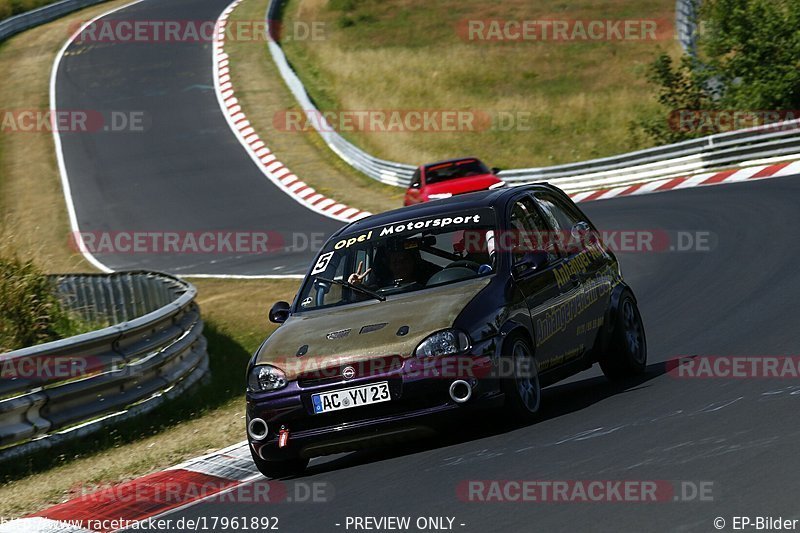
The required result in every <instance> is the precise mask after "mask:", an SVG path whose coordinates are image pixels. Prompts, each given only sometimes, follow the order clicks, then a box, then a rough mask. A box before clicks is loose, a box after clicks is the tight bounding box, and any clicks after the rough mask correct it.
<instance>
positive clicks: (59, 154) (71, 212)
mask: <svg viewBox="0 0 800 533" xmlns="http://www.w3.org/2000/svg"><path fill="white" fill-rule="evenodd" d="M144 1H145V0H134V1H133V2H129V3H127V4H125V5H122V6H118V7H115V8H113V9H109V10H108V11H105V12H103V13H101V14H100V15H97V16H96V17H94V18H93V19H91V20H90V21H88V22H86V23H85V24H83V25H82V26H81V27H80V28H78V30H76V31H75V33H73V34H72V35H71V36H70V37H69V38H68V39H67V41H66V42H65V43H64V45H63V46H62V47H61V49H60V50H59V51H58V54H56V58H55V61H54V62H53V68H52V70H51V71H50V113H51V114H54V113H55V112H56V109H57V99H56V78H57V77H58V69H59V66H60V65H61V60H62V58H63V57H64V54H65V53H66V51H67V49H68V48H69V47H70V45H72V43H73V42H74V41H75V39H76V38H77V37H78V36H79V35H80V34H81V32H83V31H84V30H85V29H86V28H87V27H89V26H91V25H92V24H94V23H95V22H97V21H98V20H100V19H102V18H104V17H107V16H109V15H112V14H114V13H116V12H118V11H122V10H123V9H127V8H129V7H132V6H134V5H136V4H139V3H141V2H144ZM211 56H212V58H214V57H215V56H214V52H213V47H212V53H211ZM214 65H215V66H214V69H213V73H214V83H215V86H216V84H217V83H218V80H217V68H216V60H215V61H214ZM217 96H218V97H219V91H217ZM223 115H225V117H226V120H227V119H228V117H227V115H226V114H225V113H224V112H223ZM228 123H229V124H230V121H228ZM234 133H235V130H234ZM53 142H54V144H55V152H56V160H57V162H58V171H59V175H60V177H61V189H62V190H63V192H64V201H65V202H66V204H67V214H68V216H69V225H70V228H71V230H72V234H73V236H74V238H75V243H76V246H77V247H78V250H79V251H80V252H81V255H83V257H84V259H86V261H88V262H89V263H90V264H91V265H92V266H93V267H95V268H96V269H98V270H100V271H101V272H104V273H106V274H110V273H112V272H114V269H112V268H111V267H109V266H108V265H106V264H104V263H103V262H101V261H100V260H99V259H97V258H96V257H95V256H94V255H93V254H92V253H91V252H90V251H89V249H88V247H87V246H86V243H85V242H84V241H83V236H82V234H81V231H80V226H79V225H78V216H77V214H76V211H75V203H74V201H73V199H72V188H71V186H70V183H69V174H68V173H67V167H66V164H65V162H64V150H63V147H62V145H61V136H60V134H59V132H58V129H56V128H54V129H53ZM290 196H291V195H290ZM181 277H184V278H189V277H191V278H212V279H213V278H219V279H302V278H304V277H305V276H303V275H300V274H297V275H294V274H285V275H277V274H274V275H263V276H262V275H257V274H256V275H233V274H231V275H226V274H197V275H190V276H181Z"/></svg>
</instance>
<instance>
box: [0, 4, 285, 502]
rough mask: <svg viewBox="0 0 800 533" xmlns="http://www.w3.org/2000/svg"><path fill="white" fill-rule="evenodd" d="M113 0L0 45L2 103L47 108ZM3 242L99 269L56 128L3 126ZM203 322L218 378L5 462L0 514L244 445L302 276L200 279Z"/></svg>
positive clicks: (57, 268)
mask: <svg viewBox="0 0 800 533" xmlns="http://www.w3.org/2000/svg"><path fill="white" fill-rule="evenodd" d="M127 1H128V0H119V1H116V2H108V3H105V4H102V5H99V6H96V7H93V8H90V9H86V10H83V11H80V12H77V13H74V14H72V15H69V16H67V17H65V18H63V19H60V20H58V21H55V22H53V23H50V24H47V25H45V26H40V27H38V28H34V29H32V30H29V31H27V32H25V33H24V34H21V35H18V36H16V37H14V38H12V39H10V40H9V41H7V42H5V43H2V44H0V76H1V77H2V79H3V83H2V84H1V85H0V104H1V105H0V107H2V108H3V109H26V110H31V109H36V110H47V109H48V108H49V96H48V93H49V79H50V70H51V68H52V65H53V60H54V58H55V54H56V52H57V51H58V50H59V48H60V47H61V46H62V45H63V43H64V41H65V40H66V38H67V37H68V35H69V29H70V28H71V27H73V26H72V25H74V24H75V23H76V22H78V21H84V20H88V19H90V18H92V17H94V16H96V15H98V14H100V13H102V12H104V11H106V10H109V9H111V8H113V7H117V6H120V5H123V4H125V3H127ZM0 214H1V218H0V241H1V242H3V244H4V248H5V247H8V248H10V249H13V250H14V251H15V252H16V253H17V254H18V255H19V256H20V257H22V258H23V259H25V260H28V259H30V260H33V261H34V262H35V264H36V265H38V266H39V267H41V268H42V269H44V270H45V271H47V272H85V271H91V270H92V267H91V266H90V265H89V264H88V263H87V262H86V261H84V259H83V257H82V256H81V255H80V254H77V253H74V252H73V251H72V250H71V249H70V247H69V245H68V242H69V241H68V235H69V231H70V229H69V223H68V218H67V213H66V208H65V202H64V197H63V194H62V190H61V182H60V178H59V174H58V170H57V167H56V159H55V155H54V151H53V139H52V136H51V134H50V133H11V132H3V131H0ZM192 282H193V283H194V284H195V285H196V286H197V288H198V302H199V304H200V307H201V310H202V315H203V318H204V320H205V322H206V333H205V334H206V337H207V339H208V342H209V353H210V356H211V359H210V363H211V382H210V383H208V384H206V385H204V386H202V387H199V388H197V389H194V390H193V391H191V393H190V394H189V395H186V396H184V397H181V398H179V399H178V400H176V401H175V402H170V403H169V404H168V405H166V406H163V407H161V408H159V409H156V410H155V411H154V412H152V413H151V414H150V415H148V416H147V417H144V418H140V419H137V420H131V421H129V422H126V423H123V424H119V425H118V426H116V427H114V428H111V429H109V430H107V431H106V432H103V433H100V434H97V435H95V436H93V437H91V438H87V439H83V440H82V441H81V442H80V443H73V444H67V445H64V446H63V447H59V448H58V449H53V450H49V451H47V452H43V453H39V454H34V455H31V456H29V457H27V458H26V459H25V460H20V461H15V462H14V463H13V464H2V465H0V471H1V473H0V516H3V517H17V516H22V515H25V514H28V513H31V512H35V511H37V510H39V509H42V508H44V507H46V506H48V505H52V504H55V503H59V502H61V501H64V500H67V499H69V498H70V497H73V496H75V495H77V494H80V493H84V492H87V491H90V490H91V489H92V488H93V487H100V486H105V485H108V484H112V483H118V482H122V481H125V480H128V479H131V478H134V477H137V476H140V475H144V474H147V473H149V472H153V471H158V470H161V469H163V468H166V467H168V466H171V465H174V464H175V463H177V462H180V461H183V460H186V459H189V458H191V457H195V456H197V455H201V454H203V453H207V452H209V451H212V450H215V449H219V448H222V447H225V446H227V445H230V444H232V443H235V442H238V441H241V440H243V439H244V423H243V416H244V398H243V392H244V372H245V365H246V363H247V360H248V358H249V356H250V354H251V353H252V352H253V351H254V350H255V348H256V347H257V346H258V344H259V343H260V342H261V341H262V340H263V339H264V338H265V337H266V336H267V335H268V334H269V333H271V331H272V327H271V325H270V324H269V323H268V322H267V309H268V307H269V305H270V304H271V303H272V302H273V301H275V300H278V299H284V300H290V299H291V298H292V297H293V295H294V293H295V291H296V290H297V285H298V284H299V281H298V280H214V279H198V280H192Z"/></svg>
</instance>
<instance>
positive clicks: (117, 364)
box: [0, 272, 208, 460]
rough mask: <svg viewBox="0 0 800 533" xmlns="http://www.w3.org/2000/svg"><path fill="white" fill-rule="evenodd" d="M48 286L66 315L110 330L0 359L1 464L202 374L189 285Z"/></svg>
mask: <svg viewBox="0 0 800 533" xmlns="http://www.w3.org/2000/svg"><path fill="white" fill-rule="evenodd" d="M54 278H55V280H56V282H57V286H58V291H59V295H60V297H61V299H62V300H63V301H64V302H65V304H66V305H67V307H69V308H70V309H71V310H73V311H74V312H76V313H78V314H80V315H82V316H83V317H84V318H85V319H88V320H90V321H103V320H109V321H110V322H111V323H115V325H113V326H110V327H106V328H103V329H99V330H97V331H93V332H90V333H85V334H82V335H77V336H75V337H70V338H67V339H63V340H58V341H54V342H49V343H46V344H41V345H38V346H33V347H30V348H24V349H21V350H15V351H13V352H8V353H5V354H2V355H0V460H4V459H8V458H10V457H15V456H17V455H20V454H23V453H27V452H28V451H31V450H33V449H37V448H41V447H46V446H49V445H52V444H54V443H56V442H58V441H61V440H66V439H70V438H78V437H81V436H83V435H85V434H87V433H90V432H92V431H96V430H98V429H100V428H102V427H104V426H105V425H107V424H108V423H109V422H117V421H120V420H122V419H125V418H129V417H131V416H136V415H140V414H142V413H144V412H147V411H149V410H151V409H153V408H155V407H157V406H158V405H160V404H161V403H162V402H163V401H164V400H165V399H169V398H172V397H174V396H176V395H178V394H180V393H181V392H183V391H184V390H185V389H186V388H188V387H190V386H191V385H192V384H194V383H196V382H197V381H199V380H200V379H201V378H202V377H203V376H204V375H205V374H206V373H207V372H208V354H207V352H206V340H205V338H204V337H203V335H202V332H203V322H202V320H201V319H200V312H199V310H198V307H197V304H196V303H195V296H196V294H197V290H196V289H195V288H194V286H193V285H191V284H190V283H187V282H185V281H182V280H179V279H177V278H174V277H172V276H168V275H166V274H161V273H154V272H122V273H115V274H87V275H64V276H54ZM117 322H118V323H117Z"/></svg>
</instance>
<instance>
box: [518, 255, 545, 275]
mask: <svg viewBox="0 0 800 533" xmlns="http://www.w3.org/2000/svg"><path fill="white" fill-rule="evenodd" d="M546 266H547V252H545V251H543V250H537V251H534V252H525V254H523V255H522V256H519V257H518V259H517V260H516V261H514V266H513V268H512V272H513V274H514V275H515V276H522V275H525V274H526V273H528V272H537V271H539V270H541V269H543V268H544V267H546Z"/></svg>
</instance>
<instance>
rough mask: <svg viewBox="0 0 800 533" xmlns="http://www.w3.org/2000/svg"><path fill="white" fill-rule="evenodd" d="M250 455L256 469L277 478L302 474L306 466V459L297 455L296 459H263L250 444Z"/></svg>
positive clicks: (267, 475) (269, 476)
mask: <svg viewBox="0 0 800 533" xmlns="http://www.w3.org/2000/svg"><path fill="white" fill-rule="evenodd" d="M249 448H250V455H252V456H253V462H254V463H255V464H256V468H258V471H259V472H261V473H262V474H264V475H265V476H266V477H268V478H272V479H277V478H284V477H291V476H297V475H300V474H302V473H303V472H304V471H305V469H306V467H307V466H308V459H303V458H301V457H298V458H296V459H284V460H282V461H265V460H264V459H262V458H261V457H259V456H258V455H256V452H255V451H254V450H253V447H252V446H250V447H249Z"/></svg>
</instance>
